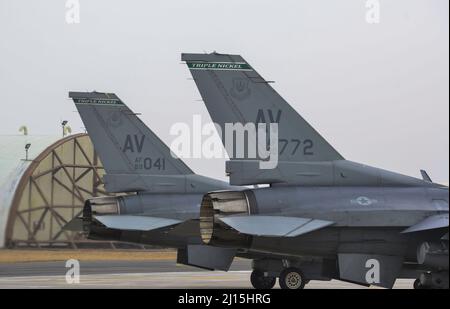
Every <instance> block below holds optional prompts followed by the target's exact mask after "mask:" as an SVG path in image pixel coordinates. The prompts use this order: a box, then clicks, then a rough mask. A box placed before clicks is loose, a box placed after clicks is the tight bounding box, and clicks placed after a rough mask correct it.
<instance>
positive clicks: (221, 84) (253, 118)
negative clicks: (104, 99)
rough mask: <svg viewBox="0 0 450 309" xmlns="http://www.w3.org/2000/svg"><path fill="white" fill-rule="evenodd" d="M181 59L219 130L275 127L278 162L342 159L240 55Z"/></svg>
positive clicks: (193, 55) (231, 156)
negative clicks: (241, 126) (234, 126)
mask: <svg viewBox="0 0 450 309" xmlns="http://www.w3.org/2000/svg"><path fill="white" fill-rule="evenodd" d="M181 58H182V60H183V61H186V63H187V66H188V68H189V70H190V71H191V74H192V76H193V78H194V80H195V83H196V84H197V87H198V89H199V91H200V94H201V96H202V98H203V101H204V103H205V105H206V107H207V109H208V111H209V114H210V115H211V118H212V119H213V121H214V122H215V123H217V124H218V125H219V126H220V127H221V128H222V132H225V131H224V129H225V124H226V123H231V124H234V123H242V124H247V123H254V124H255V125H257V124H258V123H267V124H269V123H278V135H279V137H278V138H279V146H278V152H279V156H278V158H279V161H285V162H314V161H334V160H342V159H343V158H342V156H341V155H340V154H339V153H338V152H337V151H336V150H335V149H334V148H333V147H332V146H331V145H330V144H329V143H328V142H327V141H326V140H325V139H324V138H323V137H322V136H321V135H320V134H319V133H318V132H317V131H316V130H314V128H313V127H311V125H310V124H308V122H306V121H305V120H304V119H303V118H302V117H301V116H300V115H299V114H298V113H297V112H296V111H295V110H294V109H293V108H292V107H291V106H290V105H289V104H288V103H287V102H286V101H285V100H284V99H283V98H282V97H281V96H280V95H279V94H278V93H277V92H276V91H275V90H274V89H273V88H272V87H271V86H270V85H269V82H267V81H266V80H264V78H262V77H261V76H260V75H259V74H258V73H257V72H256V71H255V70H254V69H253V67H251V66H250V65H249V64H248V63H247V62H246V61H245V60H244V59H243V58H242V57H241V56H239V55H225V54H217V53H212V54H182V57H181ZM222 141H224V137H223V138H222ZM228 154H229V156H230V158H232V159H233V158H234V154H231V153H228Z"/></svg>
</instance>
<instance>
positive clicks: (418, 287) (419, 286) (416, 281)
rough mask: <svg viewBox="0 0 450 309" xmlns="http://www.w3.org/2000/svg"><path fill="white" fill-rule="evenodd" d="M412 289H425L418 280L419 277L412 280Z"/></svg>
mask: <svg viewBox="0 0 450 309" xmlns="http://www.w3.org/2000/svg"><path fill="white" fill-rule="evenodd" d="M414 290H425V287H424V286H423V285H422V283H421V282H420V279H416V280H415V281H414Z"/></svg>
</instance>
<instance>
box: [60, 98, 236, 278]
mask: <svg viewBox="0 0 450 309" xmlns="http://www.w3.org/2000/svg"><path fill="white" fill-rule="evenodd" d="M69 97H70V98H72V99H73V101H74V103H75V105H76V107H77V109H78V112H79V114H80V116H81V119H82V120H83V123H84V125H85V127H86V129H87V132H88V134H89V136H90V138H91V140H92V142H93V144H94V149H95V151H96V152H97V154H98V156H99V157H100V160H101V162H102V164H103V167H104V169H105V175H104V176H103V182H104V185H105V189H106V191H107V192H109V193H116V194H118V195H117V196H108V197H97V198H90V199H88V200H87V201H86V202H85V205H84V208H83V210H82V212H81V213H80V215H79V216H78V217H76V218H75V219H73V220H72V221H71V222H69V224H68V225H67V226H66V229H69V230H74V231H83V232H84V233H85V234H86V236H87V238H89V239H94V240H114V241H124V242H132V243H138V244H150V245H158V246H162V247H166V248H176V249H178V257H177V262H178V263H181V264H186V265H191V266H196V267H201V268H205V269H223V270H227V269H228V268H229V267H230V265H231V262H232V261H233V258H234V256H235V255H236V252H235V250H230V249H224V248H220V247H217V248H215V247H211V246H205V245H204V244H202V241H201V239H200V232H199V212H200V203H201V201H202V198H203V195H204V194H205V193H207V192H209V191H216V190H230V189H232V190H238V191H239V189H240V188H239V187H235V186H234V187H233V186H230V185H228V184H227V183H226V182H222V181H219V180H216V179H211V178H207V177H204V176H200V175H196V174H195V173H194V172H193V171H192V170H191V169H190V168H189V167H188V166H187V165H186V164H185V163H184V162H183V161H181V160H180V159H179V158H177V157H176V156H175V155H174V154H173V153H171V151H170V149H169V147H167V146H166V145H165V144H164V143H163V142H162V141H161V140H160V139H159V138H158V137H157V136H156V135H155V134H154V133H153V132H152V131H151V130H150V129H149V128H148V127H147V126H146V125H145V124H144V123H143V122H142V121H141V120H140V119H139V117H138V116H137V114H135V113H134V112H132V111H131V110H130V109H129V108H128V107H127V106H126V105H125V103H123V101H122V100H120V99H119V97H118V96H117V95H115V94H113V93H99V92H70V93H69ZM215 256H220V259H215ZM227 257H228V258H227Z"/></svg>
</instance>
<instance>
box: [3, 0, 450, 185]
mask: <svg viewBox="0 0 450 309" xmlns="http://www.w3.org/2000/svg"><path fill="white" fill-rule="evenodd" d="M79 1H80V4H81V16H80V18H81V22H80V24H72V25H69V24H66V22H65V13H66V9H65V1H63V0H41V1H34V0H27V1H25V0H0V93H1V101H0V102H1V103H0V104H1V107H2V109H1V112H0V134H16V133H18V128H19V127H20V126H21V125H22V124H26V125H27V126H28V127H29V130H30V134H60V127H59V122H60V120H62V119H67V120H69V121H70V125H71V127H72V129H73V130H74V132H79V131H82V123H81V121H80V119H79V117H78V114H76V113H75V112H74V111H75V107H74V106H73V104H72V102H71V101H69V100H68V99H67V92H68V91H69V90H80V91H85V90H86V91H91V90H98V91H107V92H115V93H117V94H118V95H119V97H121V98H122V99H123V100H124V101H125V102H126V103H127V104H128V105H129V106H130V108H132V109H134V110H135V111H137V112H140V113H142V119H143V120H144V122H146V123H147V124H148V125H149V126H150V128H152V129H153V130H154V131H155V132H156V133H157V134H158V135H159V136H160V137H161V138H162V139H163V140H164V141H166V142H168V143H170V141H171V140H172V139H173V137H171V136H170V134H169V128H170V126H171V124H173V123H174V122H179V121H182V122H188V123H191V122H192V114H201V115H202V117H203V119H204V120H205V121H210V118H209V116H208V114H207V111H206V108H205V107H204V106H203V103H202V102H200V101H197V100H198V99H199V98H200V95H199V94H198V91H197V89H196V87H195V85H194V83H193V81H190V80H188V78H189V77H190V74H189V72H188V70H187V68H186V67H185V66H183V65H181V64H180V53H181V52H203V51H206V52H211V51H214V50H216V51H218V52H224V53H239V54H242V55H243V56H244V57H245V58H246V59H247V60H248V61H249V62H250V64H251V65H252V66H254V67H255V68H256V69H257V70H258V71H259V73H260V74H261V75H262V76H264V77H265V78H266V79H268V80H275V81H276V83H275V84H274V87H275V89H276V90H277V91H278V92H279V93H280V94H281V95H282V96H283V97H284V98H285V99H287V101H288V102H290V103H291V104H292V105H293V107H294V108H296V109H297V110H298V111H299V112H300V113H301V114H302V115H303V116H304V117H305V118H306V119H307V120H308V121H309V122H310V123H311V124H313V126H314V127H315V128H316V129H317V130H318V131H319V132H321V133H322V135H324V136H325V137H326V138H327V139H328V140H329V141H330V142H331V143H332V144H333V145H334V146H335V148H336V149H337V150H338V151H339V152H340V153H341V154H343V155H344V156H345V157H346V158H347V159H349V160H352V161H358V162H362V163H367V164H369V165H373V166H377V167H382V168H387V169H391V170H395V171H398V172H402V173H405V174H409V175H414V176H418V175H419V174H418V170H419V168H425V169H427V170H428V171H429V173H430V175H431V176H432V178H434V179H435V180H437V181H445V182H446V181H448V178H449V177H448V174H449V135H448V134H449V86H448V83H449V63H448V61H449V49H448V46H449V45H448V43H449V42H448V37H449V16H448V14H449V13H448V12H449V7H448V6H449V1H448V0H380V3H381V12H380V13H381V20H380V23H379V24H368V23H366V21H365V14H366V8H365V1H364V0H345V1H336V0H328V1H325V0H308V1H299V0H292V1H273V0H272V1H265V0H252V1H250V0H247V1H242V0H227V1H215V0H196V1H186V0H184V1H183V0H180V1H174V0H164V1H148V0H135V1H116V0H114V1H113V0H79ZM186 162H187V163H188V164H189V165H190V166H191V167H192V168H193V169H194V170H195V171H196V172H198V173H200V174H204V175H207V176H212V177H219V178H222V179H225V177H224V164H223V160H208V161H207V160H199V159H197V160H186Z"/></svg>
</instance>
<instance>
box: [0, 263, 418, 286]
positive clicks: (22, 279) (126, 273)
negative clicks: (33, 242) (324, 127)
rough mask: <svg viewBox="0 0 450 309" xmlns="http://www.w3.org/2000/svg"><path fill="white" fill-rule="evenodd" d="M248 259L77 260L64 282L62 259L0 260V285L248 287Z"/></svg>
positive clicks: (405, 283) (332, 283) (401, 283)
mask: <svg viewBox="0 0 450 309" xmlns="http://www.w3.org/2000/svg"><path fill="white" fill-rule="evenodd" d="M250 269H251V267H250V262H249V261H247V260H241V259H237V260H236V261H235V262H234V263H233V266H232V269H231V271H229V272H218V271H215V272H211V271H204V270H200V269H197V268H194V267H189V266H184V265H176V264H175V263H174V262H173V261H172V260H157V261H101V262H92V261H89V262H80V283H78V284H76V283H75V284H68V283H67V282H66V279H65V275H66V272H67V270H68V269H67V268H66V267H65V262H31V263H4V264H0V288H1V289H14V288H91V289H92V288H154V289H165V288H175V289H177V288H183V289H186V288H193V289H203V288H205V289H211V288H213V289H216V288H224V289H236V288H243V289H247V288H251V284H250V281H249V277H250ZM412 283H413V281H412V280H397V283H396V285H395V288H400V289H410V288H412ZM276 288H278V285H277V286H276ZM307 288H312V289H358V288H364V287H361V286H358V285H354V284H350V283H344V282H340V281H335V280H333V281H330V282H322V281H311V282H310V283H309V284H308V285H307Z"/></svg>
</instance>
